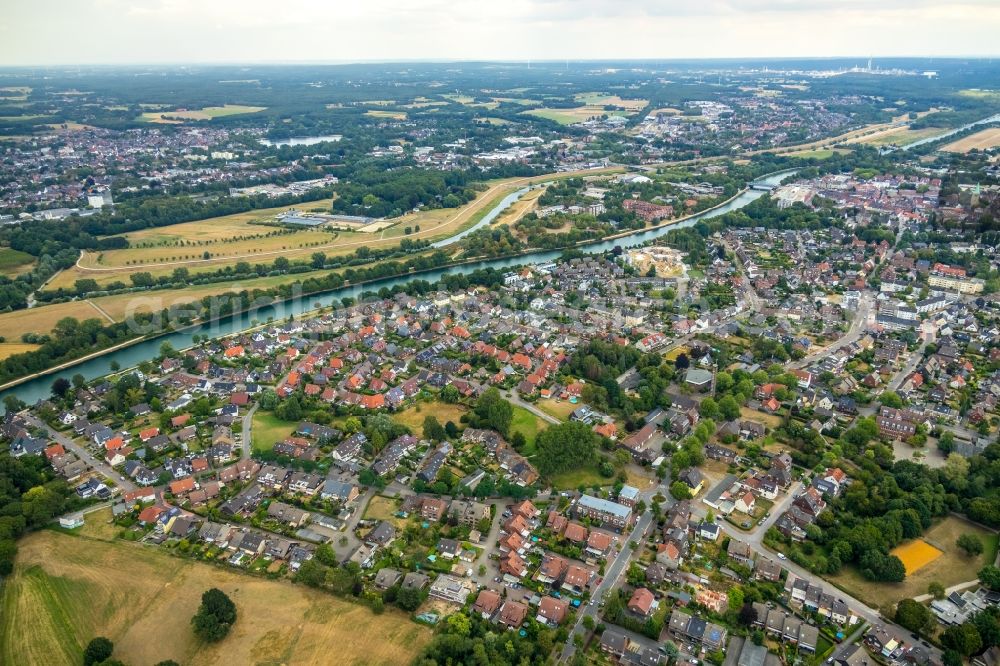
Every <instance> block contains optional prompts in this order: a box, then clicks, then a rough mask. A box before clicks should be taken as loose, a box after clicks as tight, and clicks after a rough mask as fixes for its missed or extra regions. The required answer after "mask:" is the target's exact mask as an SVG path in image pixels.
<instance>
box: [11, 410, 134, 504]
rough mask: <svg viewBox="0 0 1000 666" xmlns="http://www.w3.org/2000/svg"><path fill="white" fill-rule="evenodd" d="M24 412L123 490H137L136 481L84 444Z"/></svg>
mask: <svg viewBox="0 0 1000 666" xmlns="http://www.w3.org/2000/svg"><path fill="white" fill-rule="evenodd" d="M22 414H23V416H24V418H25V420H26V421H27V422H28V423H30V424H31V425H32V426H34V427H36V428H41V429H43V430H45V432H46V433H48V437H49V439H51V440H52V441H54V442H59V443H60V444H62V445H63V448H65V449H66V450H67V451H72V452H73V453H75V454H76V456H77V457H78V458H79V459H80V460H82V461H84V462H85V463H87V464H88V465H90V466H91V467H92V468H93V469H94V470H95V471H97V472H99V473H100V474H102V475H103V476H104V477H105V478H107V479H110V480H111V481H114V483H115V485H116V486H118V487H119V488H121V489H122V490H135V487H136V486H135V484H134V483H132V481H131V480H130V479H127V478H126V479H124V480H123V479H122V478H121V475H120V474H119V473H118V472H116V471H115V470H114V469H113V468H112V467H111V466H110V465H108V464H107V463H106V462H105V461H104V460H102V459H100V458H95V457H94V456H93V455H92V454H91V453H90V451H89V450H88V449H86V448H85V447H83V446H80V445H79V444H77V443H76V442H74V441H73V440H72V439H70V438H69V437H67V436H66V435H63V434H62V433H61V432H59V431H58V430H54V429H52V428H50V427H49V426H48V424H46V423H44V422H42V421H40V420H39V419H37V418H35V417H34V416H32V415H31V414H30V413H28V412H22Z"/></svg>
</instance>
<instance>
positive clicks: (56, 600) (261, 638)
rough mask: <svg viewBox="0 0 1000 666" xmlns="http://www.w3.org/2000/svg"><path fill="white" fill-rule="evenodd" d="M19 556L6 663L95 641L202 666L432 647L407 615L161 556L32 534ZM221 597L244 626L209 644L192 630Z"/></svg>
mask: <svg viewBox="0 0 1000 666" xmlns="http://www.w3.org/2000/svg"><path fill="white" fill-rule="evenodd" d="M96 519H98V518H96V517H95V516H93V515H90V516H88V517H87V520H88V521H89V520H96ZM84 529H86V528H84ZM18 546H19V552H18V556H17V561H16V564H15V571H14V574H13V575H12V576H11V577H10V578H8V579H7V581H6V582H5V585H4V589H3V605H2V609H3V611H2V613H0V616H2V619H0V631H2V634H0V662H2V663H5V664H79V663H81V659H82V651H83V648H84V646H86V644H87V642H88V641H90V639H91V638H93V637H94V636H107V637H108V638H110V639H111V640H112V641H113V642H114V644H115V658H116V659H120V660H121V661H123V662H125V663H130V664H152V663H156V662H158V661H161V660H164V659H173V660H174V661H177V662H178V663H183V664H192V665H195V666H201V665H205V666H208V665H213V664H234V663H235V664H278V663H307V664H373V663H380V664H381V663H409V662H410V661H412V660H413V658H414V657H415V656H416V653H417V652H418V651H419V650H420V649H421V648H422V647H423V646H424V645H425V644H426V643H427V642H428V641H429V640H430V633H431V632H430V630H428V629H426V628H425V627H422V626H420V625H417V624H414V623H412V622H410V621H409V620H408V619H407V618H406V616H404V615H403V614H401V613H398V612H394V611H389V610H387V611H386V612H385V613H383V614H381V615H375V614H373V613H371V612H370V611H369V610H368V609H366V608H364V607H362V606H359V605H355V604H351V603H348V602H346V601H341V600H339V599H337V598H335V597H333V596H330V595H328V594H324V593H321V592H317V591H314V590H310V589H308V588H305V587H302V586H298V585H293V584H292V583H290V582H286V581H271V580H265V579H260V578H254V577H250V576H246V575H243V574H240V573H237V572H235V571H230V570H228V569H224V568H218V567H214V566H211V565H209V564H204V563H200V562H194V561H189V560H183V559H180V558H175V557H172V556H170V555H168V554H167V553H164V552H162V551H161V550H158V549H156V548H153V547H146V546H140V545H137V544H132V543H125V542H109V541H104V540H101V539H100V538H93V537H89V536H75V535H68V534H63V533H60V532H57V531H54V530H51V531H43V532H38V533H35V534H31V535H29V536H28V537H26V538H25V539H22V540H21V541H20V542H19V544H18ZM212 587H217V588H219V589H221V590H223V591H224V592H225V593H226V594H228V595H229V596H230V597H231V598H232V599H233V601H234V602H235V603H236V607H237V611H238V613H239V616H238V620H237V623H236V625H235V626H234V628H233V631H232V633H231V634H230V635H229V636H228V637H227V638H226V639H224V640H223V641H221V642H220V643H218V644H213V645H205V644H203V643H201V642H200V641H197V640H196V639H195V637H194V634H193V632H192V631H191V624H190V623H191V616H192V615H193V614H194V612H195V610H196V609H197V607H198V604H199V603H200V597H201V594H202V593H203V592H204V591H205V590H207V589H209V588H212ZM24 618H31V619H32V622H31V631H24V630H23V619H24ZM150 636H169V637H170V640H166V641H162V640H150ZM331 645H336V646H337V649H336V650H330V646H331Z"/></svg>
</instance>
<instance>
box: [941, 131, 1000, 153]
mask: <svg viewBox="0 0 1000 666" xmlns="http://www.w3.org/2000/svg"><path fill="white" fill-rule="evenodd" d="M997 146H1000V127H990V128H989V129H984V130H981V131H979V132H976V133H974V134H970V135H969V136H966V137H962V138H961V139H959V140H958V141H952V142H951V143H949V144H947V145H945V146H943V147H942V148H941V150H944V151H947V152H949V153H967V152H969V151H970V150H988V149H990V148H996V147H997Z"/></svg>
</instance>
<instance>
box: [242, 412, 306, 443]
mask: <svg viewBox="0 0 1000 666" xmlns="http://www.w3.org/2000/svg"><path fill="white" fill-rule="evenodd" d="M297 425H298V424H297V423H289V422H287V421H282V420H281V419H279V418H278V417H277V416H275V415H274V414H273V413H271V412H265V411H263V410H260V409H258V410H257V411H256V412H254V415H253V424H252V425H251V430H250V438H251V440H252V441H253V450H254V451H270V450H271V449H273V448H274V445H275V444H276V443H277V442H280V441H283V440H284V439H285V438H286V437H288V436H289V435H291V434H292V433H293V432H295V428H296V426H297Z"/></svg>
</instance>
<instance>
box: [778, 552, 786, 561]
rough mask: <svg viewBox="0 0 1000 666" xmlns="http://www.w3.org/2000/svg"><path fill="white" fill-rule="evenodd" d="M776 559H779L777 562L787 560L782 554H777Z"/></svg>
mask: <svg viewBox="0 0 1000 666" xmlns="http://www.w3.org/2000/svg"><path fill="white" fill-rule="evenodd" d="M778 559H779V560H786V559H788V558H787V557H785V554H784V553H778Z"/></svg>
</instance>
